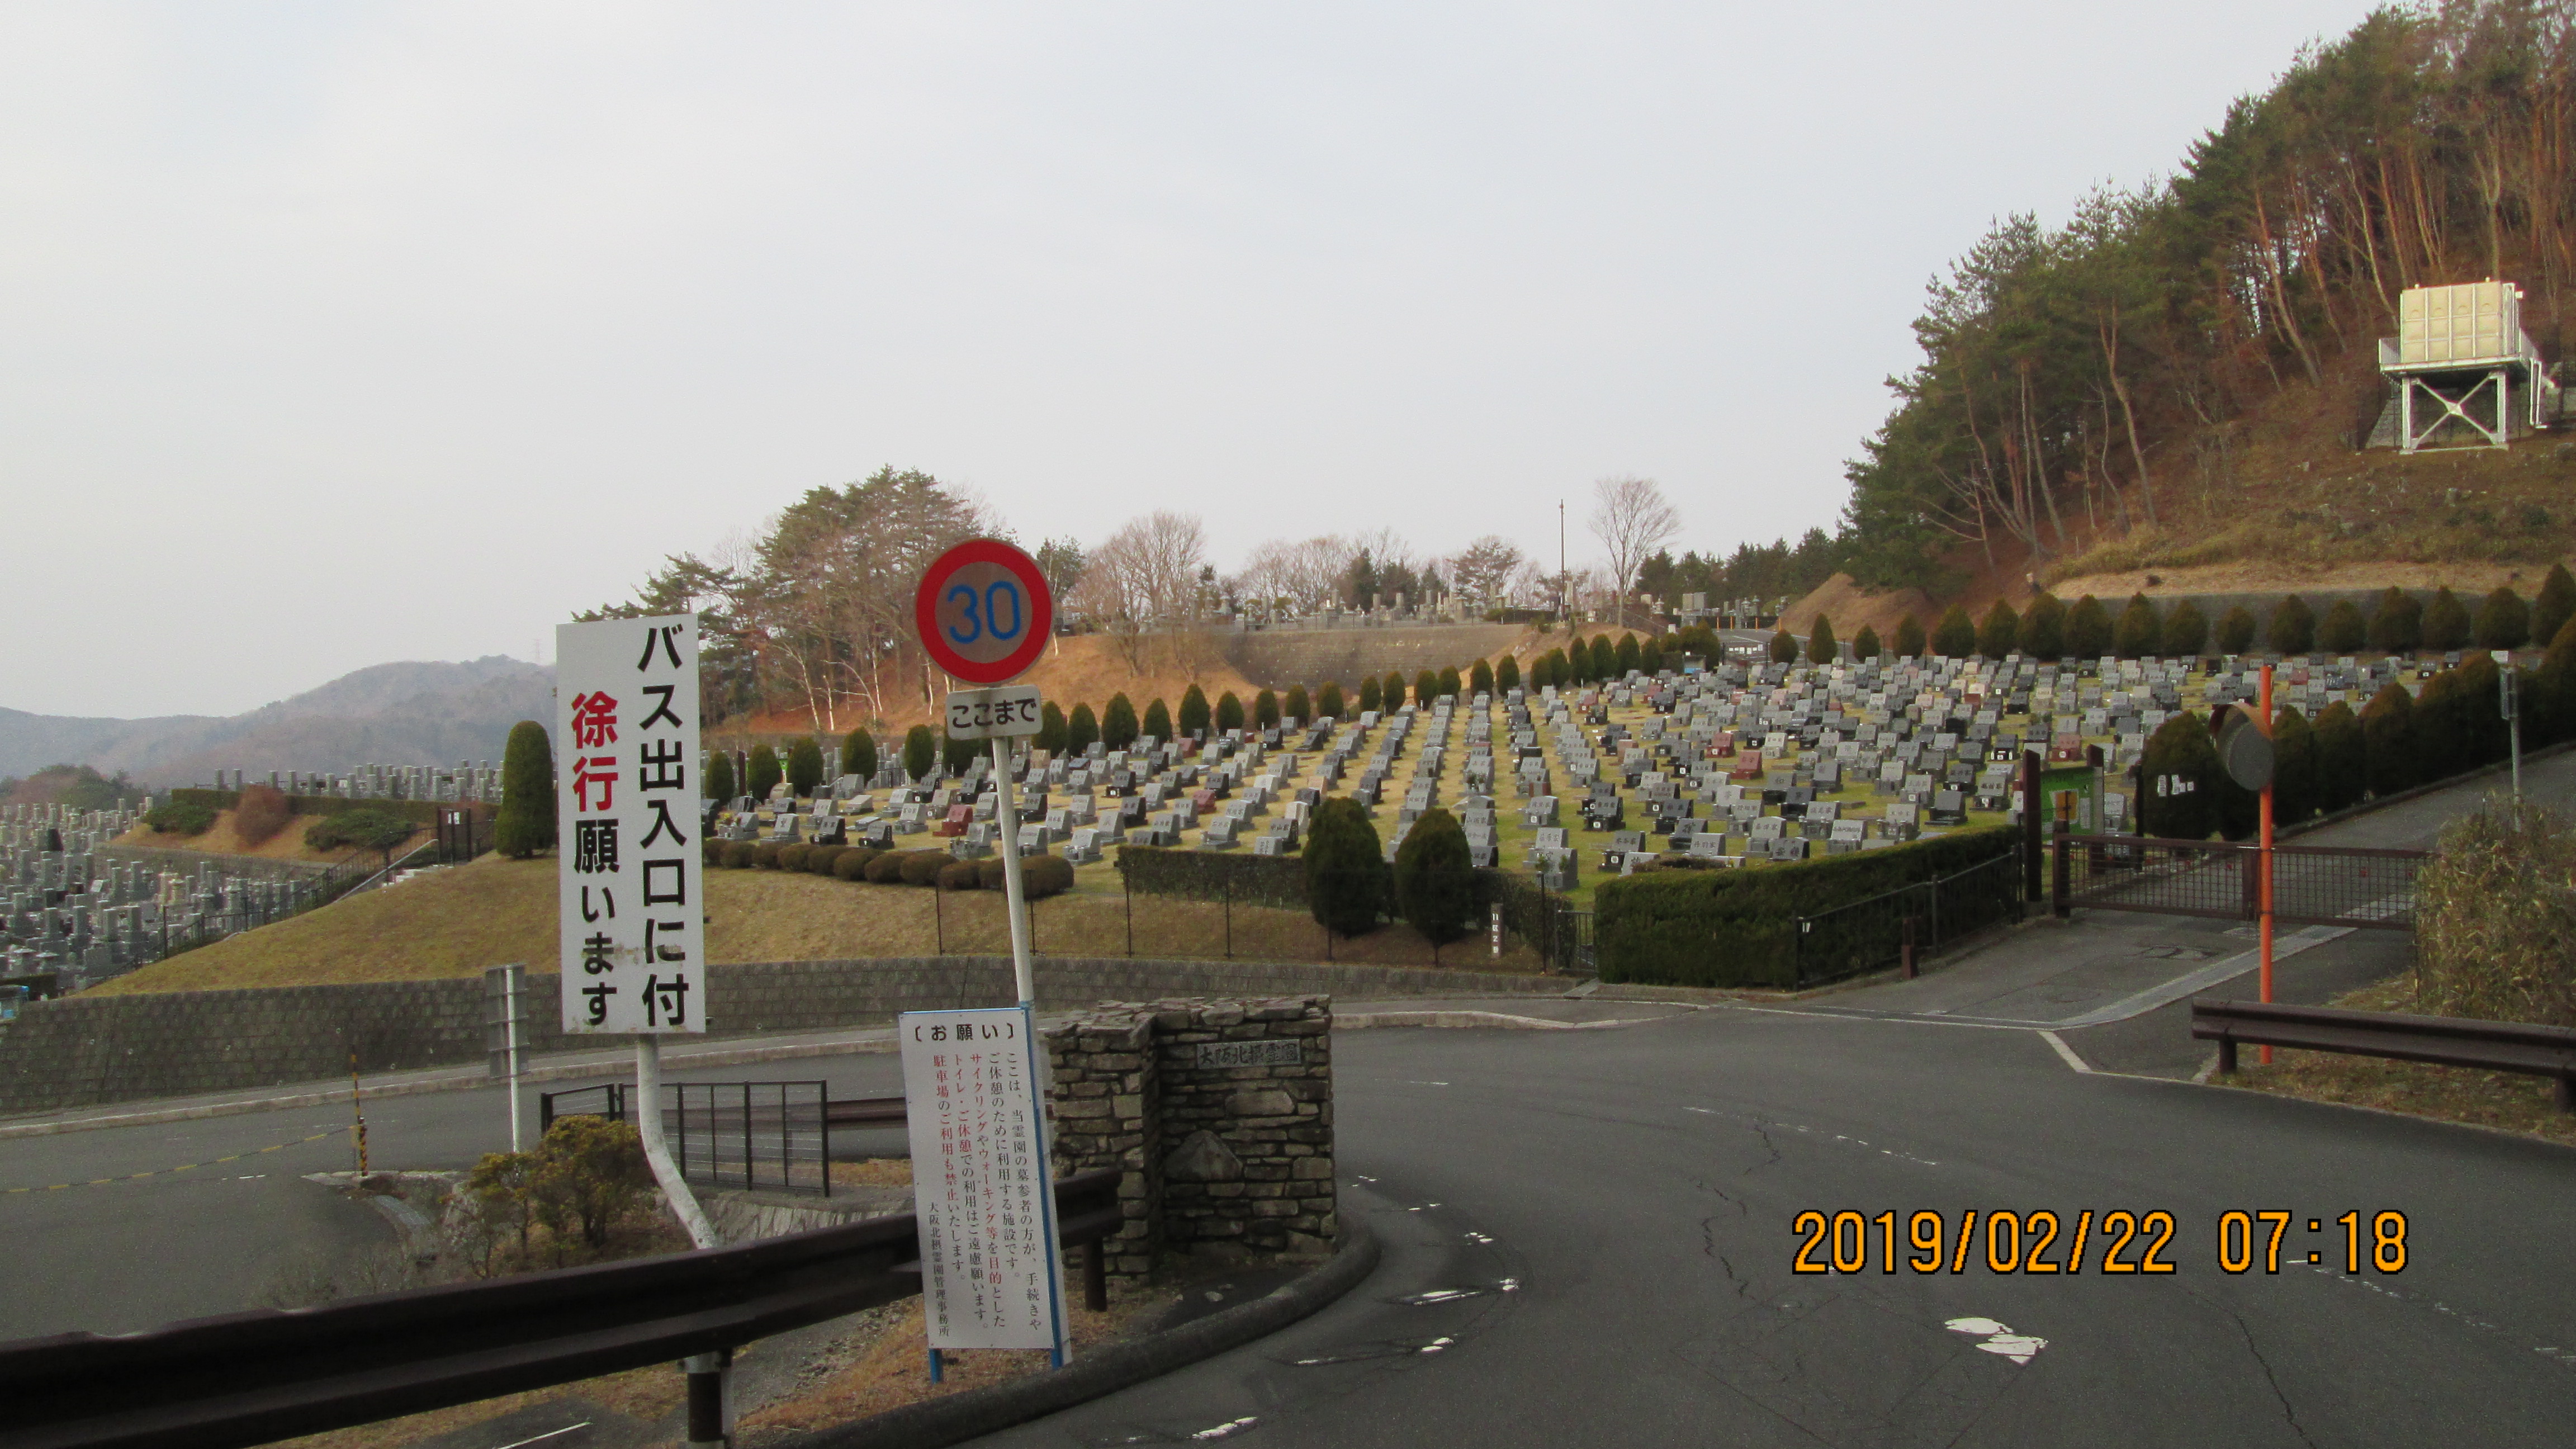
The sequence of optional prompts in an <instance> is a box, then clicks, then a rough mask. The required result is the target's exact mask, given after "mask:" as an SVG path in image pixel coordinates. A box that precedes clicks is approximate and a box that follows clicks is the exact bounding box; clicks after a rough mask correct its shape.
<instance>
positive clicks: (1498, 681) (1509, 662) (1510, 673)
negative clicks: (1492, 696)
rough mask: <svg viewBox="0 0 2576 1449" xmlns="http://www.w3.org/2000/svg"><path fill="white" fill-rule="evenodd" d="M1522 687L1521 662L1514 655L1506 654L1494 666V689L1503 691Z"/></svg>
mask: <svg viewBox="0 0 2576 1449" xmlns="http://www.w3.org/2000/svg"><path fill="white" fill-rule="evenodd" d="M1520 687H1521V662H1520V660H1519V659H1518V658H1516V657H1514V656H1513V655H1509V654H1506V655H1504V656H1503V657H1502V658H1501V659H1500V660H1498V661H1496V662H1495V664H1494V688H1496V689H1498V690H1503V689H1518V688H1520Z"/></svg>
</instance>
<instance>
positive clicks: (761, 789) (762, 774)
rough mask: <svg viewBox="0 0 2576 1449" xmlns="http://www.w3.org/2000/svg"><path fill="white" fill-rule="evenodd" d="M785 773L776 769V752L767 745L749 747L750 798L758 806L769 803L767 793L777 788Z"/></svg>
mask: <svg viewBox="0 0 2576 1449" xmlns="http://www.w3.org/2000/svg"><path fill="white" fill-rule="evenodd" d="M785 777H786V772H785V771H783V770H781V769H780V768H779V767H778V752H777V751H776V750H773V749H771V748H770V747H769V746H767V745H754V746H752V747H751V781H750V784H751V791H750V794H751V798H752V800H753V801H754V802H755V803H756V804H759V805H767V804H768V803H769V792H770V791H772V790H775V789H777V788H778V782H779V781H780V780H782V779H784V778H785Z"/></svg>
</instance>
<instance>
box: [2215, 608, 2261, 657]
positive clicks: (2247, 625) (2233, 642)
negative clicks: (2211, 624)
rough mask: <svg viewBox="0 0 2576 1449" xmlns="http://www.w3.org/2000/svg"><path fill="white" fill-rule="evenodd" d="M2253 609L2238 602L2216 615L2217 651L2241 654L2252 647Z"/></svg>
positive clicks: (2254, 629) (2253, 631) (2253, 630)
mask: <svg viewBox="0 0 2576 1449" xmlns="http://www.w3.org/2000/svg"><path fill="white" fill-rule="evenodd" d="M2255 632H2256V625H2255V623H2254V611H2253V610H2252V609H2249V608H2247V607H2245V606H2244V605H2243V604H2238V605H2237V606H2236V607H2234V608H2232V609H2229V610H2228V611H2227V612H2226V613H2224V614H2221V615H2219V616H2218V652H2219V653H2221V654H2242V653H2244V652H2245V651H2246V650H2248V649H2251V648H2253V647H2254V635H2255Z"/></svg>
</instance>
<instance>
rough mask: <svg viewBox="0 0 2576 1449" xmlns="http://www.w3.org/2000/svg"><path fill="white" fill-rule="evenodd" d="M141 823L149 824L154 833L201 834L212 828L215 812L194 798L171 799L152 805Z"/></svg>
mask: <svg viewBox="0 0 2576 1449" xmlns="http://www.w3.org/2000/svg"><path fill="white" fill-rule="evenodd" d="M143 823H144V824H146V825H149V826H151V827H152V830H153V833H154V834H156V835H203V834H205V833H206V832H207V831H208V830H211V829H213V828H214V824H215V812H214V809H213V807H211V806H206V805H200V804H198V803H197V802H196V801H194V800H173V801H171V802H170V803H169V804H167V805H156V806H154V807H152V811H151V813H150V814H147V815H145V816H144V817H143Z"/></svg>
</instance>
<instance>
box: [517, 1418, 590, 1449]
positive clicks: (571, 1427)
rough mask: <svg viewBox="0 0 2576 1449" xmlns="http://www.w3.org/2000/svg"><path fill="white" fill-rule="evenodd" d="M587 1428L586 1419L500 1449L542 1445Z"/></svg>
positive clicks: (521, 1448) (518, 1448)
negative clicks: (549, 1440) (576, 1430)
mask: <svg viewBox="0 0 2576 1449" xmlns="http://www.w3.org/2000/svg"><path fill="white" fill-rule="evenodd" d="M589 1427H590V1421H589V1420H588V1419H584V1420H582V1421H581V1422H580V1423H578V1424H566V1425H564V1426H563V1427H562V1428H560V1429H548V1430H547V1431H546V1432H544V1433H542V1434H539V1435H538V1436H537V1437H535V1438H533V1439H514V1440H512V1441H511V1442H509V1443H507V1444H504V1445H502V1446H501V1449H526V1446H528V1445H530V1444H543V1443H544V1442H546V1441H547V1440H548V1439H552V1438H556V1437H558V1436H560V1435H564V1434H569V1433H571V1432H572V1431H573V1430H575V1429H587V1428H589Z"/></svg>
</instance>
